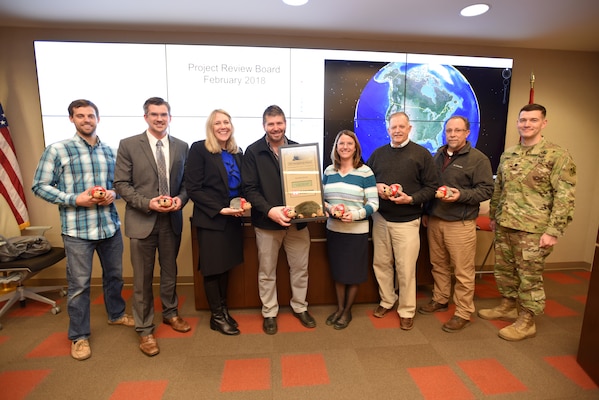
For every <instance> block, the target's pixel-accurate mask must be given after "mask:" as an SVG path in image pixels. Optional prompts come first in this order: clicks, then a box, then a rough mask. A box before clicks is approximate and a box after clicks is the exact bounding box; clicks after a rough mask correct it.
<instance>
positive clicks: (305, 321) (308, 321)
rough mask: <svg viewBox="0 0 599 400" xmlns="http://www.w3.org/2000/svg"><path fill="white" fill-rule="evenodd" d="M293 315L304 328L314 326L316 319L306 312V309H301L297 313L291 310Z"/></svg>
mask: <svg viewBox="0 0 599 400" xmlns="http://www.w3.org/2000/svg"><path fill="white" fill-rule="evenodd" d="M293 316H294V317H295V318H297V319H299V320H300V322H301V323H302V325H303V326H305V327H306V328H314V327H316V321H315V320H314V318H312V316H311V315H310V314H309V313H308V311H302V312H299V313H296V312H295V311H294V312H293Z"/></svg>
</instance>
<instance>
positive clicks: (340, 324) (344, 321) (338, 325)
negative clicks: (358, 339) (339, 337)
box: [333, 314, 352, 330]
mask: <svg viewBox="0 0 599 400" xmlns="http://www.w3.org/2000/svg"><path fill="white" fill-rule="evenodd" d="M351 320H352V317H351V314H349V315H347V316H346V317H345V318H344V317H341V318H339V319H338V320H337V321H336V322H335V325H333V328H335V329H337V330H340V329H345V328H347V326H348V325H349V323H350V322H351Z"/></svg>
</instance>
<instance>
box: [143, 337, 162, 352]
mask: <svg viewBox="0 0 599 400" xmlns="http://www.w3.org/2000/svg"><path fill="white" fill-rule="evenodd" d="M139 341H140V344H139V349H140V350H141V352H142V353H144V354H145V355H146V356H148V357H152V356H155V355H156V354H158V353H160V349H159V348H158V343H156V338H154V335H148V336H141V337H140V338H139Z"/></svg>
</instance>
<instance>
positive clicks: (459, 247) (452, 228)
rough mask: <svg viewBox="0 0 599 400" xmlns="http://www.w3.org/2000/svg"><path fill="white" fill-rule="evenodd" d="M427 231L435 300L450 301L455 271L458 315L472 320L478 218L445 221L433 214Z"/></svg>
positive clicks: (454, 299) (455, 298)
mask: <svg viewBox="0 0 599 400" xmlns="http://www.w3.org/2000/svg"><path fill="white" fill-rule="evenodd" d="M427 234H428V245H429V252H430V258H431V264H432V265H433V269H432V274H433V279H434V281H435V284H434V288H433V300H434V301H436V302H437V303H447V302H448V301H449V297H450V295H451V272H452V271H453V272H454V275H455V281H456V282H455V287H454V293H453V302H454V304H455V306H456V309H455V315H457V316H458V317H460V318H463V319H467V320H469V319H470V315H471V314H472V313H473V312H474V281H475V275H476V269H475V266H474V257H475V254H476V221H475V220H469V221H444V220H442V219H440V218H436V217H430V218H429V220H428V232H427Z"/></svg>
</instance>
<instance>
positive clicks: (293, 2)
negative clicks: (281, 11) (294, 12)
mask: <svg viewBox="0 0 599 400" xmlns="http://www.w3.org/2000/svg"><path fill="white" fill-rule="evenodd" d="M307 2H308V0H283V3H285V4H287V5H288V6H303V5H304V4H306V3H307Z"/></svg>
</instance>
